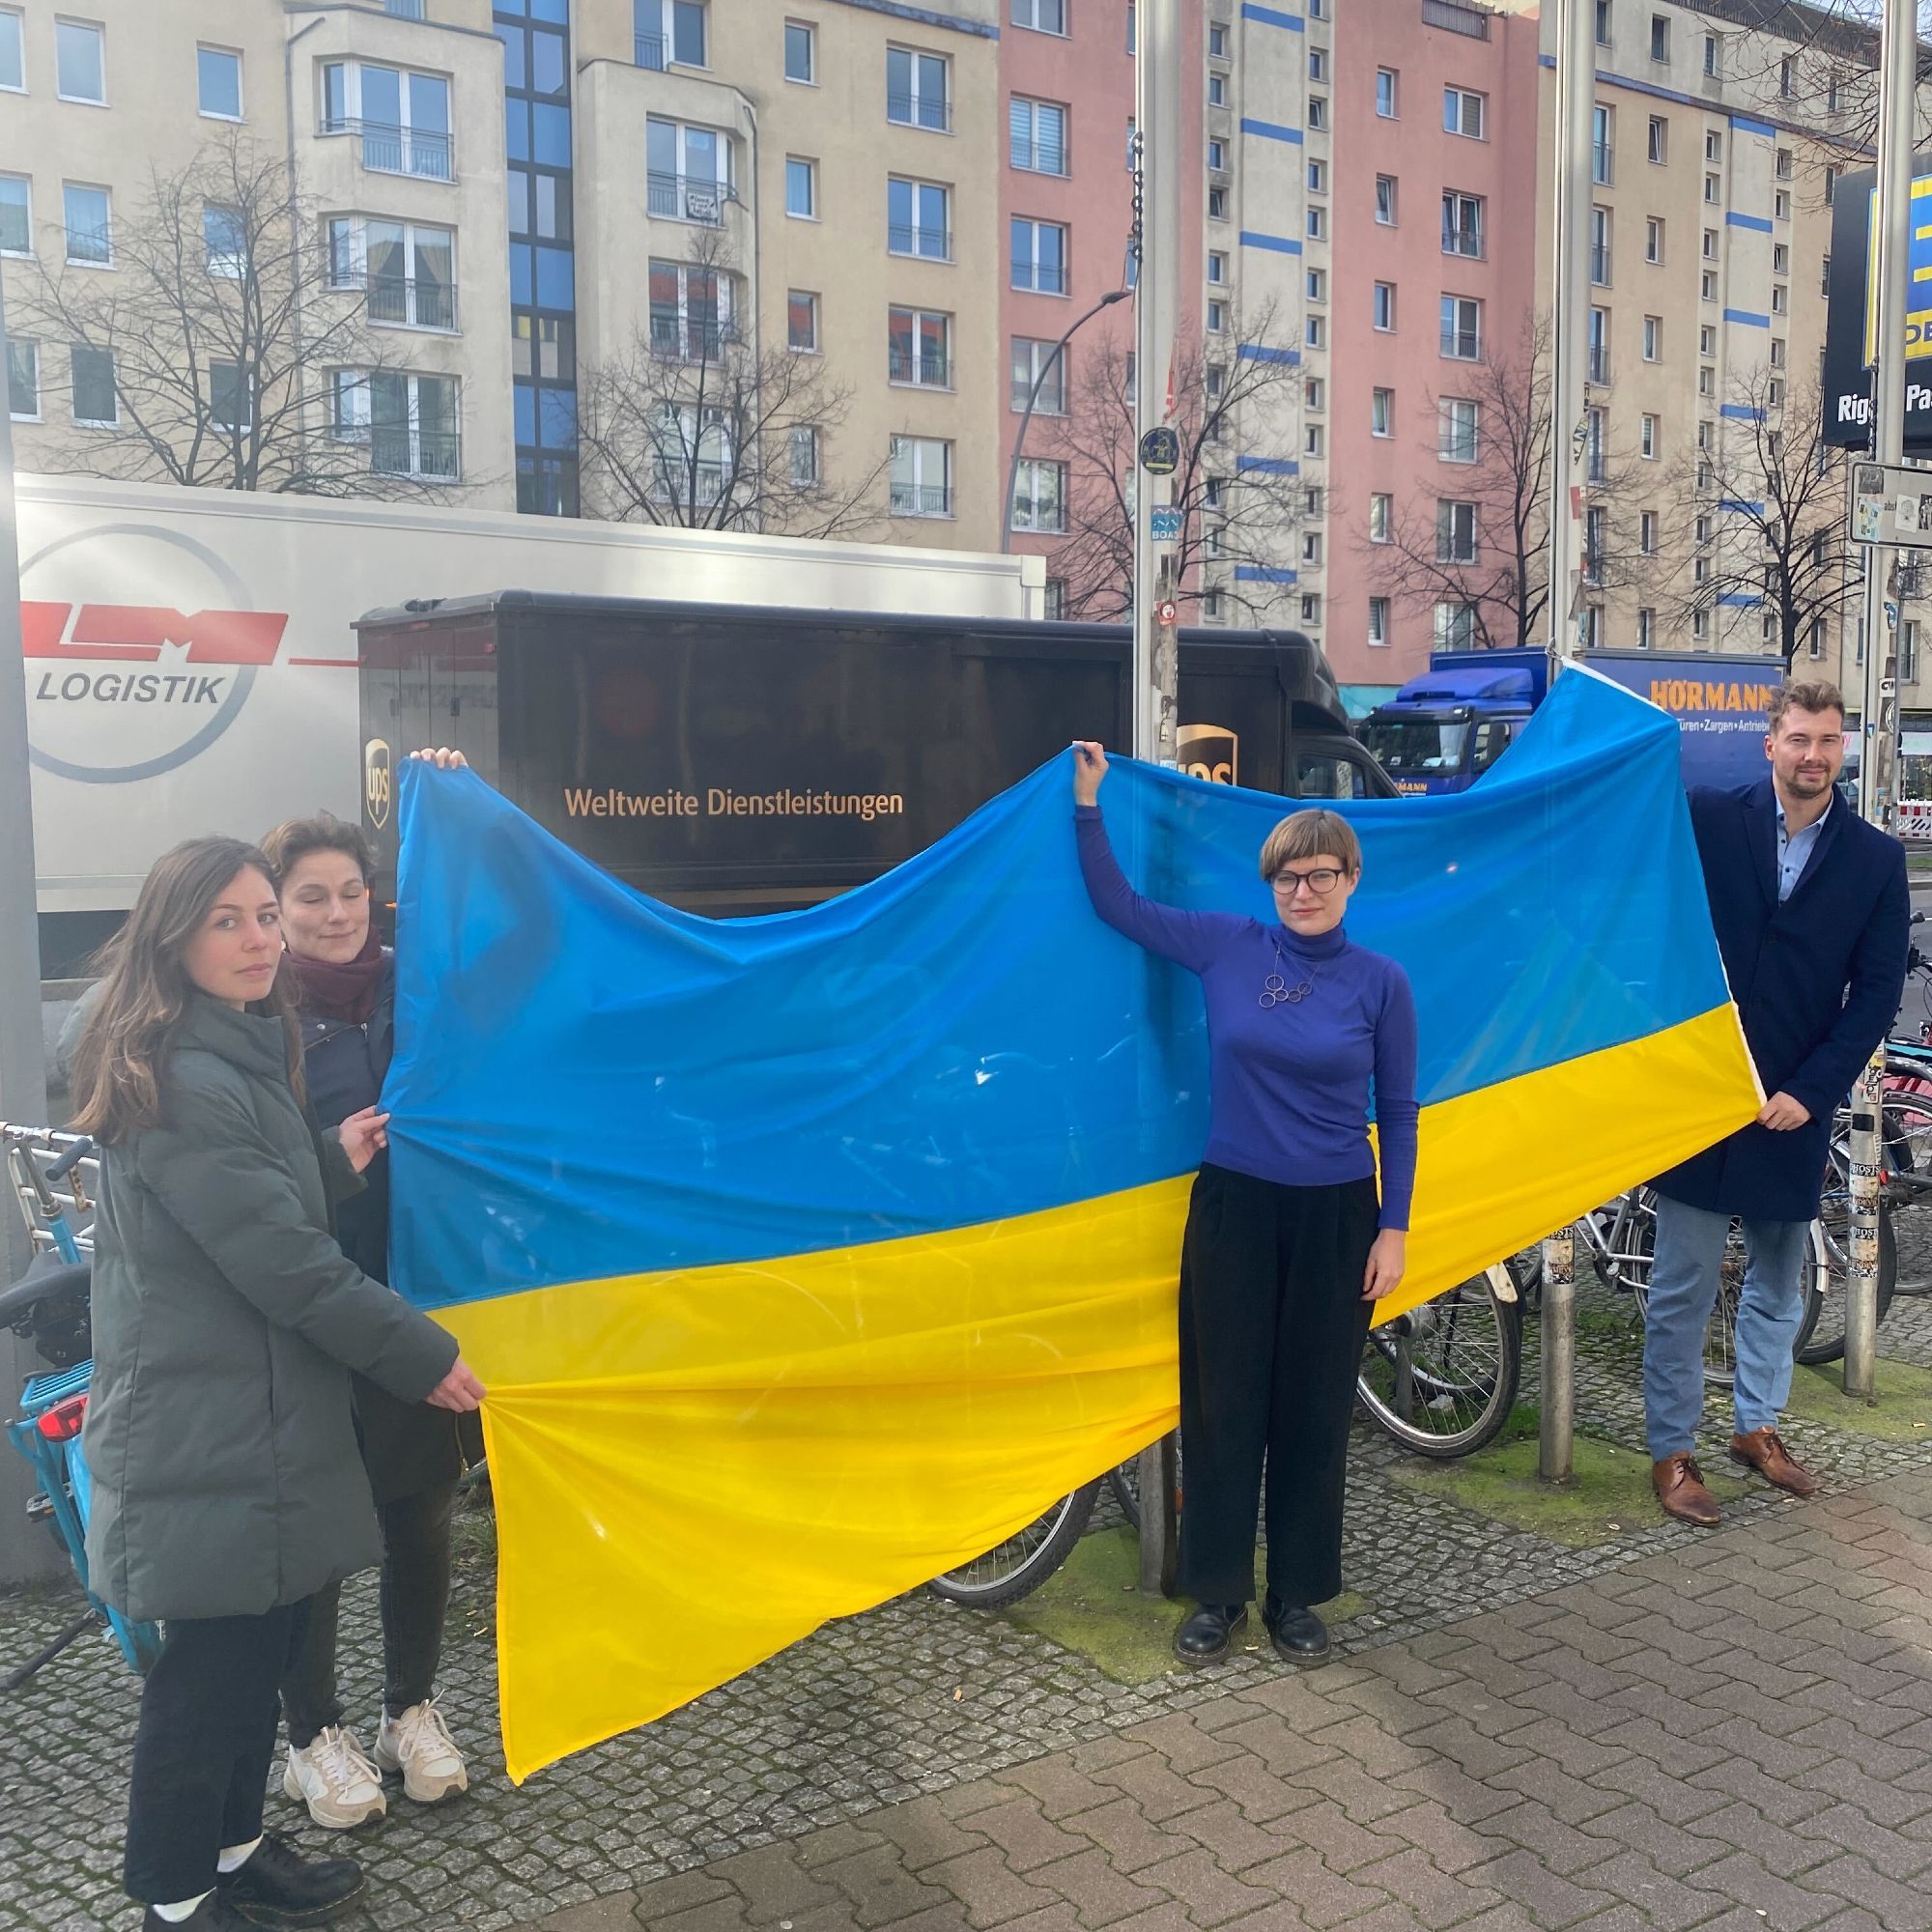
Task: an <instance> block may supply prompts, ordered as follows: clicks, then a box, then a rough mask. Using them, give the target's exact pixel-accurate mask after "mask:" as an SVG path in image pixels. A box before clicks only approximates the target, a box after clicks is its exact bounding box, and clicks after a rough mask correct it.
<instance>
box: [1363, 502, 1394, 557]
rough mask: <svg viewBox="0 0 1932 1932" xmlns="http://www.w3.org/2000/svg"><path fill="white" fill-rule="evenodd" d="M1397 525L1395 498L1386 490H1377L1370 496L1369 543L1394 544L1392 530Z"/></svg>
mask: <svg viewBox="0 0 1932 1932" xmlns="http://www.w3.org/2000/svg"><path fill="white" fill-rule="evenodd" d="M1394 523H1395V497H1394V496H1393V495H1392V494H1391V493H1390V492H1388V491H1386V490H1375V491H1372V492H1371V493H1370V495H1369V541H1370V542H1371V543H1372V544H1385V543H1393V542H1394V541H1395V539H1394V537H1393V536H1391V535H1390V529H1391V527H1392V526H1393V525H1394Z"/></svg>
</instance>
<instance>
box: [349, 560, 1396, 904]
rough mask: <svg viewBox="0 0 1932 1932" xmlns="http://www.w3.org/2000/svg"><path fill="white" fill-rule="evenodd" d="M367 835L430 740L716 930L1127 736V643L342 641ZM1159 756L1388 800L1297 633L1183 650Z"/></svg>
mask: <svg viewBox="0 0 1932 1932" xmlns="http://www.w3.org/2000/svg"><path fill="white" fill-rule="evenodd" d="M356 634H357V639H358V651H357V654H358V656H359V657H360V659H361V664H362V673H361V683H362V736H363V739H364V777H365V784H364V824H365V827H366V829H367V830H368V832H369V833H370V835H371V836H372V838H374V839H375V840H376V842H377V849H378V853H379V855H380V861H381V864H382V865H383V867H384V883H385V884H387V883H390V882H392V881H393V866H394V854H395V837H396V814H395V803H394V802H395V765H396V761H397V759H398V758H400V757H402V756H405V755H406V754H407V753H409V751H410V750H411V749H412V747H415V746H418V745H431V744H433V745H453V746H455V747H456V748H457V749H458V750H460V751H462V752H463V753H465V754H466V755H467V756H468V757H469V762H470V763H471V764H472V765H473V766H474V767H475V768H476V770H477V771H478V772H479V773H480V774H481V775H482V776H483V777H484V778H486V779H487V780H489V781H490V782H491V783H492V784H494V785H496V786H497V788H498V789H499V790H501V791H502V792H503V793H504V794H505V796H506V797H508V798H509V799H510V800H511V801H512V802H513V803H515V804H516V805H519V806H521V807H522V808H523V810H526V811H527V812H528V813H529V814H530V815H531V816H532V817H533V818H535V819H536V820H537V821H538V822H539V823H540V824H542V825H544V826H545V827H547V828H548V829H549V830H550V831H552V832H554V834H555V835H556V836H557V837H558V838H561V839H563V840H564V841H565V842H566V843H567V844H569V845H570V846H572V847H573V848H574V849H575V850H577V851H579V852H582V854H584V856H585V857H587V858H590V859H593V860H595V861H596V862H597V863H598V864H599V865H601V866H603V867H605V868H606V869H607V870H609V871H611V872H613V873H614V874H616V876H617V877H618V878H620V879H623V880H625V881H626V882H627V883H629V884H631V885H633V886H636V887H637V888H639V890H640V891H643V892H646V893H649V894H650V895H652V896H654V897H657V898H662V899H666V900H668V901H669V902H670V903H672V904H675V905H680V906H683V907H685V908H687V909H688V910H691V911H696V912H702V913H707V914H711V915H716V916H724V915H730V914H742V913H754V912H770V911H775V910H780V909H782V908H785V907H789V906H798V905H806V904H810V903H812V902H813V901H815V900H818V899H822V898H826V897H829V896H830V895H833V894H835V893H838V892H842V891H845V890H847V889H848V888H850V887H852V886H856V885H860V884H862V883H864V882H865V881H866V880H867V879H872V878H876V877H877V876H878V875H879V874H880V873H882V872H884V871H886V870H888V869H889V868H890V867H893V866H895V865H897V864H898V863H899V862H900V861H902V860H904V859H907V858H910V857H911V856H912V854H913V853H915V852H917V851H919V850H921V849H922V848H923V847H924V846H926V845H929V844H930V843H931V842H932V841H933V840H934V839H936V838H939V837H940V836H941V835H942V834H943V833H945V832H948V831H950V830H951V829H952V827H953V826H954V825H957V824H958V823H959V822H960V820H961V819H963V818H965V817H966V816H967V815H968V814H969V813H970V812H972V811H974V810H977V809H978V808H979V807H980V806H981V805H983V804H984V803H985V802H986V800H988V799H989V798H991V797H992V796H993V795H994V794H995V793H996V792H999V791H1001V790H1003V789H1004V788H1005V787H1006V786H1008V785H1009V784H1012V783H1014V782H1015V781H1018V780H1019V779H1022V778H1024V777H1025V776H1026V774H1027V773H1028V772H1030V771H1032V770H1033V769H1034V767H1035V766H1037V765H1038V764H1039V763H1041V762H1042V761H1043V760H1045V759H1047V758H1050V757H1052V756H1053V755H1054V753H1057V752H1059V751H1061V750H1062V749H1064V748H1065V745H1066V743H1067V741H1068V740H1069V739H1071V738H1075V737H1082V738H1103V739H1105V740H1106V741H1107V742H1108V743H1109V744H1111V745H1116V746H1118V745H1122V744H1124V743H1125V742H1126V740H1127V737H1128V707H1129V685H1128V662H1129V640H1128V635H1127V631H1126V627H1125V626H1124V625H1107V624H1049V623H1027V622H991V621H977V622H976V621H962V620H959V619H956V618H943V617H880V616H876V615H871V614H867V613H866V612H862V611H824V610H819V611H803V610H793V609H784V610H778V609H773V610H746V609H736V610H733V609H725V608H721V607H716V606H712V607H705V606H694V605H690V604H677V603H666V602H656V601H637V600H628V599H619V598H600V597H559V596H549V595H543V594H538V593H532V592H529V591H522V590H516V591H504V592H501V593H499V594H497V595H493V596H485V597H470V598H464V599H461V600H457V601H445V602H441V603H432V604H424V605H421V606H412V607H407V608H404V609H401V610H391V611H376V612H373V613H372V614H371V615H369V616H367V617H365V618H364V619H363V620H362V621H361V622H360V623H359V624H358V625H357V626H356ZM1179 696H1180V761H1181V763H1182V765H1183V766H1184V767H1185V768H1187V769H1189V770H1191V771H1193V772H1195V773H1196V774H1197V775H1198V776H1200V777H1203V778H1208V779H1219V780H1223V781H1228V782H1231V783H1240V784H1243V785H1249V786H1254V787H1257V788H1259V789H1262V790H1266V791H1277V792H1282V793H1285V794H1287V795H1289V796H1291V797H1319V798H1365V797H1370V798H1373V797H1389V796H1392V795H1393V787H1392V786H1391V785H1390V783H1389V781H1388V780H1387V778H1386V777H1385V776H1384V774H1383V773H1382V772H1381V770H1380V769H1379V768H1378V766H1377V764H1376V762H1375V760H1374V759H1373V758H1371V757H1370V756H1369V754H1368V753H1367V752H1366V751H1364V749H1363V748H1362V746H1361V745H1360V743H1359V742H1358V741H1357V740H1356V739H1355V738H1354V737H1353V736H1352V735H1351V733H1350V728H1349V723H1348V719H1347V716H1346V714H1345V713H1344V711H1343V707H1342V703H1341V698H1340V696H1339V694H1338V693H1337V691H1336V688H1335V683H1334V679H1333V677H1332V676H1331V675H1330V673H1329V669H1328V666H1327V664H1326V662H1325V660H1324V659H1323V658H1322V656H1321V652H1320V650H1319V649H1318V648H1317V647H1316V646H1315V645H1314V644H1313V643H1311V642H1310V641H1309V639H1306V638H1305V637H1302V636H1301V635H1300V634H1299V633H1297V632H1257V633H1249V634H1242V633H1236V632H1227V631H1219V630H1216V631H1183V632H1182V633H1181V636H1180V694H1179Z"/></svg>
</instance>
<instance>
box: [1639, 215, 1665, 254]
mask: <svg viewBox="0 0 1932 1932" xmlns="http://www.w3.org/2000/svg"><path fill="white" fill-rule="evenodd" d="M1643 259H1644V260H1645V261H1646V262H1662V260H1663V219H1662V216H1661V215H1656V214H1651V215H1646V216H1645V217H1644V223H1643Z"/></svg>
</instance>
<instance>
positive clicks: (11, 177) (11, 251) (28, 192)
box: [0, 172, 34, 262]
mask: <svg viewBox="0 0 1932 1932" xmlns="http://www.w3.org/2000/svg"><path fill="white" fill-rule="evenodd" d="M0 182H17V183H18V184H19V185H20V187H21V188H22V189H23V190H24V192H23V195H22V198H21V202H20V209H21V213H23V214H24V215H25V216H26V221H27V245H26V246H25V247H24V248H0V255H4V256H5V257H6V258H7V259H8V260H9V261H14V262H31V261H32V260H33V259H34V178H33V176H32V175H16V174H13V173H11V172H10V173H7V174H0Z"/></svg>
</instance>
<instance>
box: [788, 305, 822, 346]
mask: <svg viewBox="0 0 1932 1932" xmlns="http://www.w3.org/2000/svg"><path fill="white" fill-rule="evenodd" d="M800 300H803V301H804V302H805V304H806V306H807V309H808V311H809V313H810V316H811V340H810V342H794V341H793V340H792V339H791V312H792V306H793V304H794V303H796V302H798V301H800ZM818 315H819V310H818V291H817V290H816V289H787V290H786V291H785V347H786V348H787V349H789V350H790V351H791V353H792V354H793V355H817V354H818V353H819V332H818Z"/></svg>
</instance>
